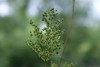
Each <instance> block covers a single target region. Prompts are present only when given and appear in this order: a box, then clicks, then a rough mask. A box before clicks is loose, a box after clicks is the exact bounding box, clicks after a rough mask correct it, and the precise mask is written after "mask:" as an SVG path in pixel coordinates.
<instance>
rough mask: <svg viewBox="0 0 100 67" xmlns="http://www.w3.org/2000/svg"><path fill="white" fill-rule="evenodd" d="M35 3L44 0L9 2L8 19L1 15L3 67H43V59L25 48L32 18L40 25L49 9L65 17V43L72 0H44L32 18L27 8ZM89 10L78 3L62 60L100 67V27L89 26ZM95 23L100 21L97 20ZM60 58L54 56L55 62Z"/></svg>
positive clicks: (0, 63)
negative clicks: (10, 9)
mask: <svg viewBox="0 0 100 67" xmlns="http://www.w3.org/2000/svg"><path fill="white" fill-rule="evenodd" d="M34 1H41V0H7V1H6V2H7V3H8V4H10V5H11V7H12V10H13V12H12V14H11V15H8V16H5V17H2V16H0V67H44V63H43V62H42V60H40V59H39V58H38V56H37V55H36V54H35V52H34V51H32V50H31V49H30V48H29V47H28V46H27V45H26V43H25V41H26V39H27V37H28V36H29V30H30V29H31V27H30V25H29V23H28V22H29V19H30V18H32V19H33V20H34V21H35V22H36V23H39V24H41V21H40V20H41V19H40V18H41V14H42V13H43V12H44V11H46V10H47V9H49V8H52V7H54V8H55V9H58V11H59V13H61V14H60V15H61V16H62V17H63V18H64V22H63V24H62V26H61V29H62V28H64V29H65V30H66V31H65V33H64V34H63V36H62V40H65V39H66V35H67V34H66V33H67V30H68V25H69V23H70V22H71V19H70V18H71V9H72V8H71V5H72V2H71V0H67V1H66V0H43V1H42V2H41V3H40V5H39V6H38V7H37V9H38V10H39V12H38V14H37V15H36V16H31V15H29V13H28V9H29V5H30V3H32V2H33V3H34ZM0 4H1V3H0ZM33 5H34V4H33ZM31 7H32V5H31ZM33 7H34V6H33ZM89 7H90V5H85V6H79V3H78V0H76V2H75V18H74V23H73V29H72V32H71V38H70V39H71V40H70V41H69V42H68V43H67V48H66V53H65V55H64V57H63V62H65V61H68V62H69V61H72V62H75V63H76V64H77V67H100V52H99V51H100V27H91V26H90V24H86V22H89V21H88V19H89V18H88V10H89V9H88V8H89ZM33 13H34V11H33ZM90 19H91V18H90ZM86 20H87V21H86ZM91 20H92V19H91ZM96 22H100V21H94V23H96ZM98 25H100V24H99V23H98ZM59 57H60V56H55V57H54V58H53V59H54V61H55V62H57V60H58V59H59Z"/></svg>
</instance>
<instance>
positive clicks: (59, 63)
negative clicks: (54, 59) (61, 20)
mask: <svg viewBox="0 0 100 67" xmlns="http://www.w3.org/2000/svg"><path fill="white" fill-rule="evenodd" d="M74 4H75V0H72V21H71V23H70V26H69V30H68V34H67V38H66V40H65V43H64V48H63V51H62V54H61V57H60V60H59V62H58V67H60V65H61V62H62V58H63V55H64V52H65V49H66V46H67V45H66V44H67V42H68V41H69V40H70V33H71V31H72V23H73V20H74Z"/></svg>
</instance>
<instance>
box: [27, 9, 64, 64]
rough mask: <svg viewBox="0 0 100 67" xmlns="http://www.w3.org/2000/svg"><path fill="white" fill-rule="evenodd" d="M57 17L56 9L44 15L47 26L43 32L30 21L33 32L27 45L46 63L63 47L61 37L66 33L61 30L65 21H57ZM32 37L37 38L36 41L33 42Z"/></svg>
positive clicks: (43, 18)
mask: <svg viewBox="0 0 100 67" xmlns="http://www.w3.org/2000/svg"><path fill="white" fill-rule="evenodd" d="M57 15H58V12H57V10H54V8H51V9H50V10H48V11H47V12H44V13H43V14H42V21H43V22H45V24H46V27H44V28H43V29H42V31H41V30H40V28H39V26H38V25H36V24H35V23H34V22H33V21H32V20H30V25H31V26H33V30H32V31H30V38H29V39H28V40H27V44H28V45H29V46H30V47H31V48H32V49H33V50H34V51H35V52H36V54H37V55H38V56H39V57H40V58H41V59H42V60H43V61H44V62H46V61H49V60H50V58H51V57H52V56H53V55H55V54H58V53H59V50H60V49H61V48H62V46H63V41H62V40H61V35H62V34H63V32H64V31H63V30H62V31H61V30H59V26H60V24H61V23H62V21H63V19H62V18H60V19H57ZM32 37H35V39H36V40H32Z"/></svg>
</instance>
